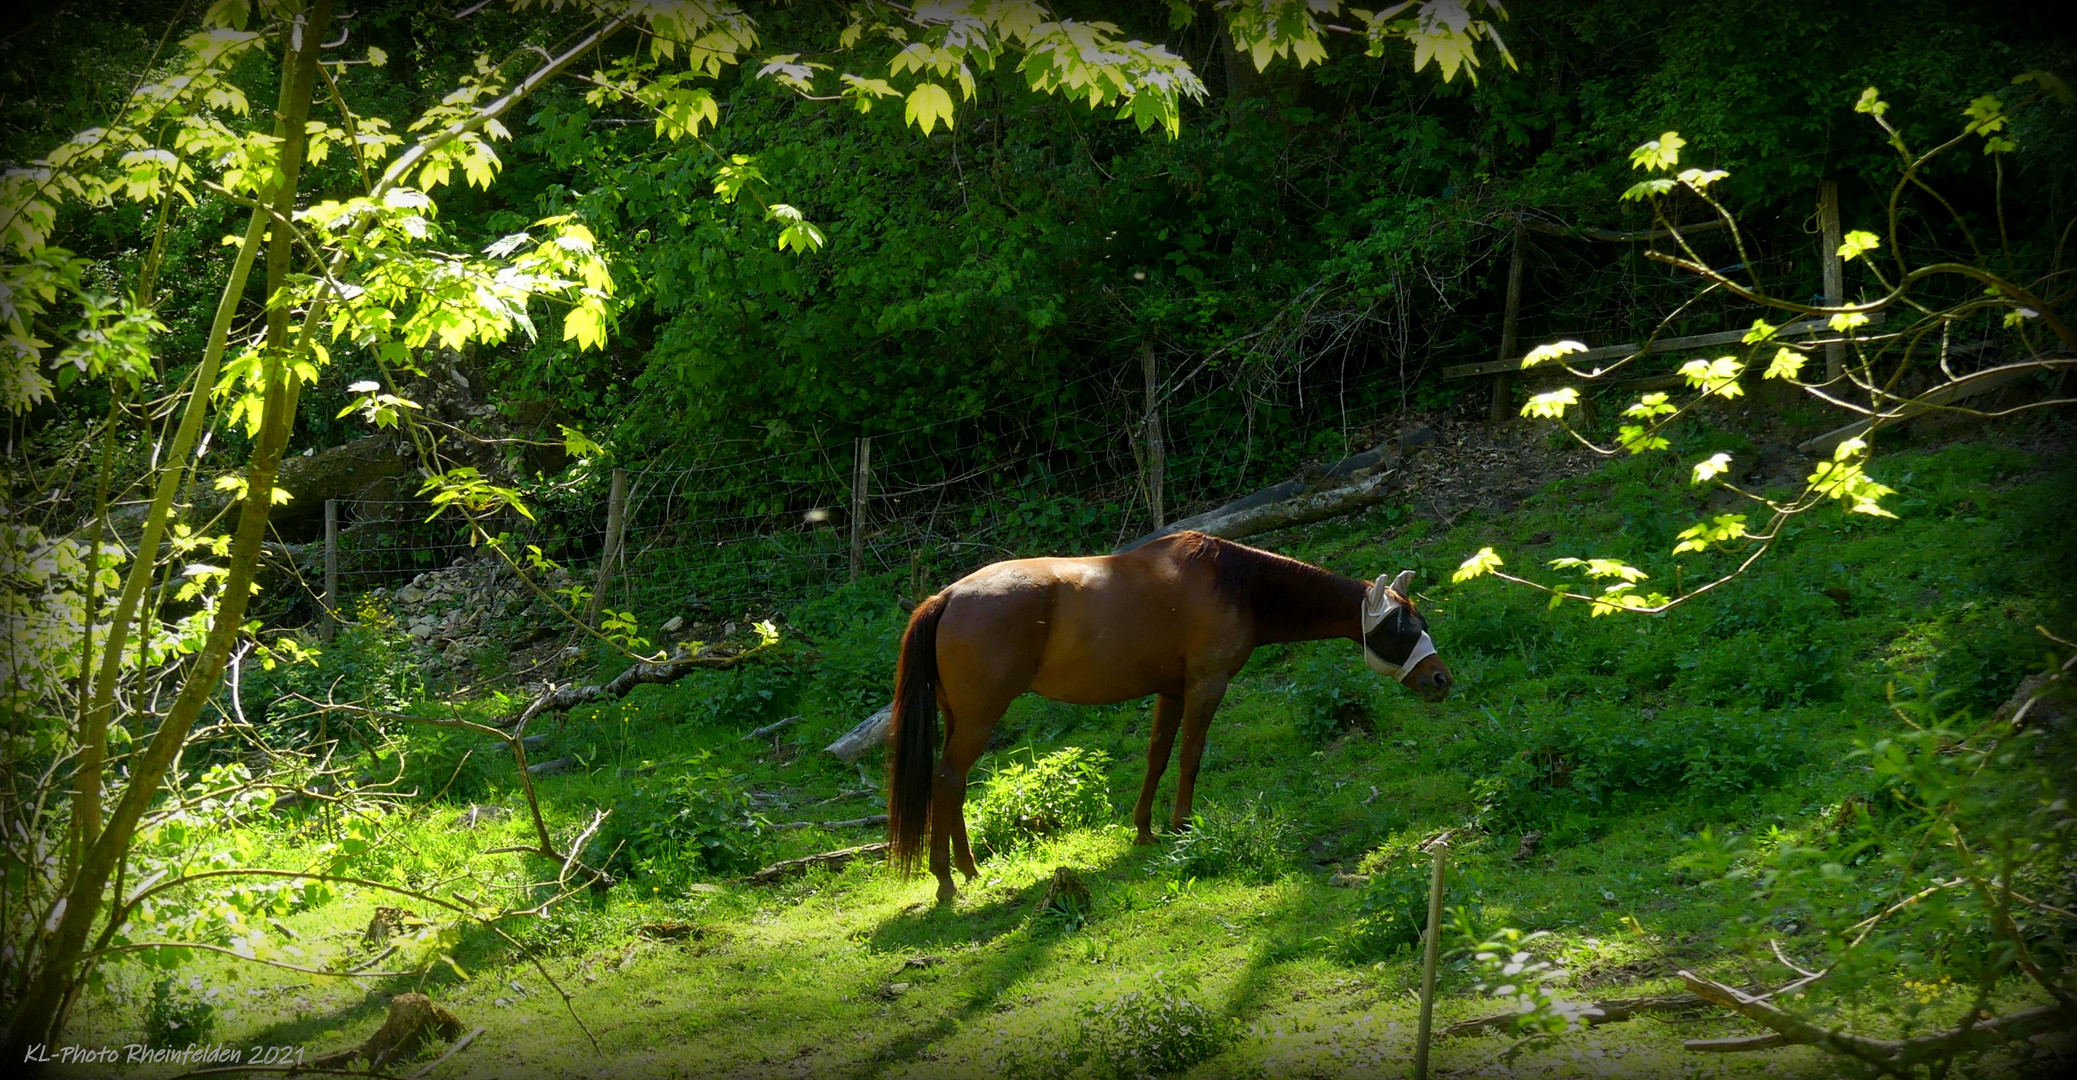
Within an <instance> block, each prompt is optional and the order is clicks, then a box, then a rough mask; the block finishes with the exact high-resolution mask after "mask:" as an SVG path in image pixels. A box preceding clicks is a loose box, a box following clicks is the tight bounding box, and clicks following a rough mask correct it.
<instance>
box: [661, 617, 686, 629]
mask: <svg viewBox="0 0 2077 1080" xmlns="http://www.w3.org/2000/svg"><path fill="white" fill-rule="evenodd" d="M683 629H685V618H684V616H682V615H673V616H671V621H670V622H667V623H665V624H663V632H664V633H666V634H675V633H677V632H678V631H680V630H683Z"/></svg>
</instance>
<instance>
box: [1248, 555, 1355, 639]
mask: <svg viewBox="0 0 2077 1080" xmlns="http://www.w3.org/2000/svg"><path fill="white" fill-rule="evenodd" d="M1254 585H1255V588H1254V589H1253V590H1251V591H1252V592H1253V593H1254V595H1252V596H1251V597H1249V600H1250V601H1251V603H1250V605H1249V606H1250V607H1251V608H1252V609H1253V611H1252V612H1251V614H1252V615H1253V616H1254V622H1255V643H1256V644H1258V645H1269V644H1273V643H1275V642H1280V641H1320V640H1323V639H1326V638H1347V639H1349V640H1350V641H1360V640H1362V638H1363V598H1364V596H1366V595H1368V593H1369V591H1370V587H1369V586H1368V585H1366V584H1365V583H1363V582H1361V581H1358V580H1356V579H1355V578H1350V577H1343V576H1342V575H1340V574H1335V573H1330V572H1325V571H1322V572H1320V573H1319V574H1318V575H1317V576H1308V577H1302V578H1293V579H1291V580H1287V581H1257V582H1255V583H1254Z"/></svg>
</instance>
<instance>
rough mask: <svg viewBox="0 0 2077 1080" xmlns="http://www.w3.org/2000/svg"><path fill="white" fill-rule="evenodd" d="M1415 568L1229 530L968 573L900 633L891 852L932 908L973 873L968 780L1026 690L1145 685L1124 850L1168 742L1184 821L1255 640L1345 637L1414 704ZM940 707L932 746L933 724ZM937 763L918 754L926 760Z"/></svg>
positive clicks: (1142, 838)
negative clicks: (1148, 725)
mask: <svg viewBox="0 0 2077 1080" xmlns="http://www.w3.org/2000/svg"><path fill="white" fill-rule="evenodd" d="M1412 580H1413V571H1411V570H1405V571H1401V572H1400V574H1399V576H1398V577H1397V578H1396V579H1395V580H1394V581H1393V582H1392V583H1391V584H1390V585H1387V584H1386V583H1385V579H1384V578H1383V577H1380V578H1378V579H1377V581H1376V583H1375V584H1372V583H1367V582H1363V581H1359V580H1357V579H1355V578H1351V577H1344V576H1342V575H1341V574H1337V573H1334V572H1332V571H1329V570H1323V569H1321V568H1320V567H1317V566H1313V565H1311V564H1309V563H1303V562H1300V561H1298V560H1296V559H1291V558H1286V557H1284V556H1282V555H1277V554H1274V553H1271V552H1267V551H1262V550H1260V549H1257V548H1252V547H1248V546H1246V545H1244V544H1237V543H1234V542H1233V541H1231V540H1223V539H1220V538H1217V537H1212V536H1206V535H1204V534H1203V533H1197V532H1187V531H1186V532H1177V533H1173V534H1170V535H1168V536H1165V537H1161V538H1160V539H1157V540H1154V541H1152V542H1150V543H1147V544H1144V545H1142V546H1140V547H1138V548H1135V549H1133V550H1131V551H1128V552H1124V553H1122V554H1117V555H1099V556H1093V557H1088V558H1041V559H1015V560H1011V561H1008V562H999V563H995V564H993V565H990V566H986V567H983V568H982V569H980V570H976V571H974V572H973V573H971V574H969V575H967V576H966V577H964V578H961V579H960V580H958V581H957V582H954V583H953V584H951V585H949V586H946V587H945V588H944V589H943V590H941V591H939V592H938V593H937V594H936V595H934V596H931V597H930V598H928V599H926V600H924V601H923V602H922V603H919V604H917V605H916V607H915V610H914V611H913V612H912V613H911V615H910V618H909V625H908V628H907V630H906V631H905V632H904V633H903V635H902V643H901V654H900V658H899V660H898V661H897V663H896V667H895V676H894V712H893V718H892V721H891V723H890V725H889V729H888V734H887V740H888V746H889V753H888V785H887V825H888V832H889V839H890V859H891V861H893V862H894V863H895V865H896V866H897V867H898V868H899V869H900V870H901V871H902V872H903V873H905V874H906V873H913V872H914V871H915V868H916V863H917V861H918V859H919V857H920V855H921V852H922V848H923V842H924V839H925V834H926V832H927V833H928V838H929V840H930V872H931V873H932V875H934V876H935V877H936V878H937V882H938V900H939V901H940V902H949V901H950V900H951V899H952V898H953V897H954V896H956V895H957V894H958V890H957V889H956V888H955V887H954V886H953V884H952V873H951V862H952V849H953V848H954V847H955V846H956V848H957V855H958V865H959V869H960V872H961V873H962V874H964V875H965V877H966V879H967V880H968V881H972V880H973V878H974V876H975V874H976V873H977V872H978V871H977V869H976V867H975V865H974V856H973V852H972V851H971V850H970V849H969V848H968V846H967V838H966V816H965V802H966V786H967V773H968V772H969V771H970V770H971V769H972V768H973V766H974V762H976V761H978V760H979V759H980V757H981V752H982V751H983V750H985V749H986V748H987V746H988V736H989V733H990V732H992V731H993V730H994V729H995V724H996V721H998V720H1000V719H1001V718H1002V714H1003V711H1004V710H1005V709H1007V708H1009V705H1010V702H1011V701H1012V700H1014V699H1015V698H1016V697H1017V696H1018V695H1020V694H1023V693H1024V692H1025V691H1027V690H1029V691H1034V692H1036V693H1038V694H1039V695H1041V696H1043V697H1048V698H1052V699H1053V700H1055V701H1064V702H1069V703H1071V704H1076V705H1108V704H1113V703H1115V702H1120V701H1130V700H1134V699H1137V698H1143V697H1146V696H1148V695H1150V694H1151V695H1155V701H1154V731H1153V736H1152V738H1151V740H1150V741H1149V743H1148V746H1147V775H1146V780H1145V782H1144V783H1142V784H1141V786H1140V793H1139V802H1138V803H1137V804H1136V805H1135V806H1134V807H1133V811H1132V823H1133V825H1134V826H1135V827H1136V828H1137V830H1138V831H1137V834H1136V836H1135V837H1134V842H1136V843H1141V844H1149V843H1153V842H1154V834H1153V831H1152V829H1151V828H1150V825H1151V823H1152V820H1153V810H1154V790H1155V786H1156V785H1157V784H1158V783H1159V782H1160V780H1161V774H1162V773H1163V772H1164V771H1165V770H1166V769H1167V768H1168V758H1169V752H1170V749H1171V747H1172V746H1173V745H1174V743H1175V737H1176V732H1177V731H1178V730H1180V731H1181V732H1182V735H1183V754H1182V768H1181V770H1180V775H1179V776H1178V777H1177V780H1176V792H1175V802H1174V805H1173V807H1172V808H1171V810H1170V813H1169V828H1170V831H1172V832H1173V831H1180V830H1181V829H1183V828H1184V825H1185V823H1186V822H1187V821H1188V819H1189V817H1190V803H1191V797H1192V793H1193V791H1194V790H1195V788H1196V784H1197V766H1198V762H1199V761H1200V760H1201V759H1202V758H1203V756H1204V743H1205V733H1206V731H1207V730H1208V729H1209V727H1210V726H1211V719H1212V713H1213V712H1214V711H1216V710H1217V709H1218V707H1219V702H1220V700H1221V699H1222V698H1223V697H1224V696H1225V694H1226V686H1227V682H1228V681H1229V680H1230V679H1232V678H1233V676H1234V674H1235V673H1237V672H1239V671H1240V669H1241V668H1242V666H1244V665H1245V664H1246V663H1247V662H1248V657H1249V656H1250V655H1251V654H1252V653H1253V652H1254V651H1255V647H1256V646H1258V645H1268V644H1272V643H1275V642H1284V641H1317V640H1323V639H1326V638H1347V639H1349V640H1351V641H1356V642H1358V643H1360V644H1361V645H1362V646H1363V649H1364V659H1365V661H1366V662H1367V663H1369V665H1370V666H1371V667H1372V668H1374V669H1376V670H1378V671H1380V672H1382V673H1385V674H1387V675H1390V676H1392V677H1395V678H1397V679H1398V681H1399V682H1400V683H1401V684H1402V685H1404V686H1406V687H1408V688H1409V689H1411V690H1412V691H1413V692H1414V693H1415V694H1416V695H1418V696H1419V697H1421V698H1422V699H1424V700H1426V701H1429V702H1431V703H1432V702H1438V701H1441V700H1442V699H1443V698H1445V697H1447V696H1449V692H1450V672H1449V668H1448V667H1447V666H1446V665H1445V664H1444V663H1443V662H1442V659H1441V657H1439V656H1437V655H1436V654H1435V649H1434V645H1433V643H1432V642H1431V641H1430V639H1429V637H1428V632H1427V621H1426V620H1425V619H1423V618H1422V616H1421V614H1420V612H1419V611H1418V610H1417V609H1416V608H1415V607H1414V604H1413V601H1412V600H1411V599H1410V598H1409V597H1408V595H1407V590H1408V588H1409V587H1410V585H1411V582H1412ZM940 713H943V715H944V718H945V735H944V745H943V747H942V752H941V753H939V754H936V755H934V754H933V749H934V747H933V744H934V743H936V742H937V741H938V736H937V718H938V715H939V714H940ZM934 756H935V757H936V760H935V761H933V757H934Z"/></svg>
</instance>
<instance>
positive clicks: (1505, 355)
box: [1491, 222, 1527, 424]
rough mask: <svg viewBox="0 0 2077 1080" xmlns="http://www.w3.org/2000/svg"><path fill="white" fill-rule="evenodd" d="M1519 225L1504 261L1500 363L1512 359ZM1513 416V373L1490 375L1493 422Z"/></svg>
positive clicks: (1518, 277)
mask: <svg viewBox="0 0 2077 1080" xmlns="http://www.w3.org/2000/svg"><path fill="white" fill-rule="evenodd" d="M1526 231H1527V230H1525V229H1523V228H1522V226H1521V223H1520V222H1516V223H1515V227H1514V252H1513V254H1511V255H1509V256H1508V259H1507V310H1506V312H1505V313H1504V314H1502V315H1501V317H1500V356H1499V359H1501V360H1513V359H1515V345H1516V333H1515V331H1516V329H1517V327H1518V325H1519V319H1520V316H1521V313H1522V234H1523V233H1525V232H1526ZM1513 413H1514V373H1513V372H1511V371H1503V372H1500V373H1499V374H1497V375H1494V376H1493V410H1492V414H1491V419H1492V421H1493V423H1496V424H1498V423H1501V422H1503V421H1505V420H1506V419H1507V418H1508V417H1509V416H1511V415H1513Z"/></svg>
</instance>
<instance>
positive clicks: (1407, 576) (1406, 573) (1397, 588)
mask: <svg viewBox="0 0 2077 1080" xmlns="http://www.w3.org/2000/svg"><path fill="white" fill-rule="evenodd" d="M1413 583H1414V572H1413V571H1411V570H1401V571H1399V576H1398V577H1395V578H1393V579H1392V591H1393V592H1395V593H1398V594H1399V595H1401V596H1411V595H1412V594H1411V593H1409V592H1407V590H1408V589H1411V588H1413Z"/></svg>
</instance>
